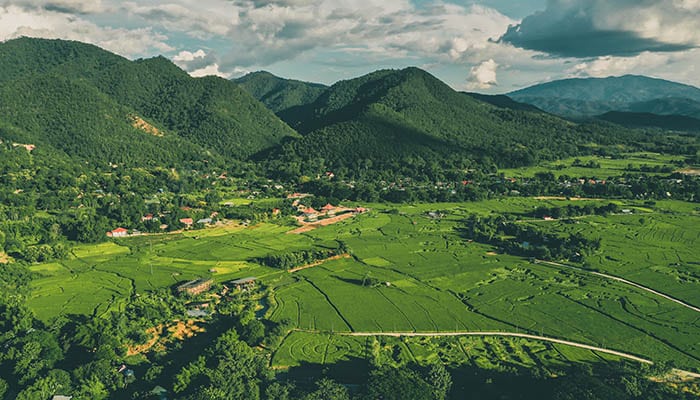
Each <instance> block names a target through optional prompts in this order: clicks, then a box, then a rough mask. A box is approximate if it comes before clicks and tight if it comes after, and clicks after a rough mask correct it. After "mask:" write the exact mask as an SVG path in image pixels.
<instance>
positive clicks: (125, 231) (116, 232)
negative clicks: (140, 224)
mask: <svg viewBox="0 0 700 400" xmlns="http://www.w3.org/2000/svg"><path fill="white" fill-rule="evenodd" d="M128 233H129V230H128V229H125V228H117V229H115V230H113V231H110V232H107V236H109V237H126V236H127V235H128Z"/></svg>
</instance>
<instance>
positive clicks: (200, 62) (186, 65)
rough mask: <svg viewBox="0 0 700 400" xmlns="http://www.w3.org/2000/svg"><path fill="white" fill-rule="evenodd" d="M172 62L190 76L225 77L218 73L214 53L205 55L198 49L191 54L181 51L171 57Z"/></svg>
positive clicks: (205, 53)
mask: <svg viewBox="0 0 700 400" xmlns="http://www.w3.org/2000/svg"><path fill="white" fill-rule="evenodd" d="M173 62H174V63H175V64H176V65H177V66H178V67H180V68H182V69H184V70H185V71H187V72H189V73H190V74H192V76H204V75H218V76H224V75H225V74H223V73H221V71H219V65H218V63H219V61H218V57H217V56H216V54H215V53H214V52H209V53H207V52H206V51H204V50H202V49H199V50H197V51H195V52H194V53H193V52H190V51H187V50H183V51H181V52H179V53H178V54H177V55H175V56H174V57H173Z"/></svg>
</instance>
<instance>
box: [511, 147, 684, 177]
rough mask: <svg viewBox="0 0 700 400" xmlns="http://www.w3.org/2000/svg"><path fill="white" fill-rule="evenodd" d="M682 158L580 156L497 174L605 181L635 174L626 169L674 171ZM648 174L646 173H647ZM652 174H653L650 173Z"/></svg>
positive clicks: (630, 155)
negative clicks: (548, 174) (588, 165)
mask: <svg viewBox="0 0 700 400" xmlns="http://www.w3.org/2000/svg"><path fill="white" fill-rule="evenodd" d="M576 159H578V160H580V161H581V164H586V163H588V162H590V161H593V162H595V163H598V164H599V165H600V167H598V168H586V167H581V166H574V165H572V164H573V163H574V160H576ZM682 159H683V158H682V157H678V156H671V155H664V154H658V153H628V154H625V155H624V157H623V158H616V159H613V158H611V157H600V156H581V157H577V158H567V159H564V160H558V161H552V162H545V163H541V164H540V165H537V166H533V167H527V168H512V169H502V170H499V172H502V173H503V174H505V176H508V177H516V178H526V177H533V176H535V174H536V173H538V172H552V173H553V174H554V175H555V176H560V175H568V176H572V177H581V176H586V177H596V178H598V179H605V178H609V177H613V176H620V175H622V174H624V173H635V172H634V171H628V170H627V167H628V166H631V167H632V169H633V170H634V169H639V168H640V167H641V166H648V167H670V168H673V169H676V168H677V167H676V166H675V164H674V161H678V160H682ZM647 174H648V173H647ZM652 174H653V173H652Z"/></svg>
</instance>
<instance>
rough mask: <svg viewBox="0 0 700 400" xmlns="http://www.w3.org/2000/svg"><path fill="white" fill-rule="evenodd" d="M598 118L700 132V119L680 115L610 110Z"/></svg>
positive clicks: (620, 123) (620, 122) (613, 121)
mask: <svg viewBox="0 0 700 400" xmlns="http://www.w3.org/2000/svg"><path fill="white" fill-rule="evenodd" d="M598 118H599V119H602V120H605V121H608V122H612V123H615V124H619V125H623V126H629V127H657V128H661V129H667V130H673V131H686V132H700V119H696V118H692V117H686V116H682V115H657V114H651V113H634V112H620V111H611V112H608V113H605V114H603V115H600V116H598Z"/></svg>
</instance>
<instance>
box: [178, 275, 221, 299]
mask: <svg viewBox="0 0 700 400" xmlns="http://www.w3.org/2000/svg"><path fill="white" fill-rule="evenodd" d="M212 284H214V281H213V280H211V279H196V280H193V281H189V282H186V283H183V284H182V285H180V286H178V287H177V292H178V293H180V294H183V293H184V294H188V295H190V296H196V295H198V294H200V293H203V292H206V291H207V290H209V288H211V285H212Z"/></svg>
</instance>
